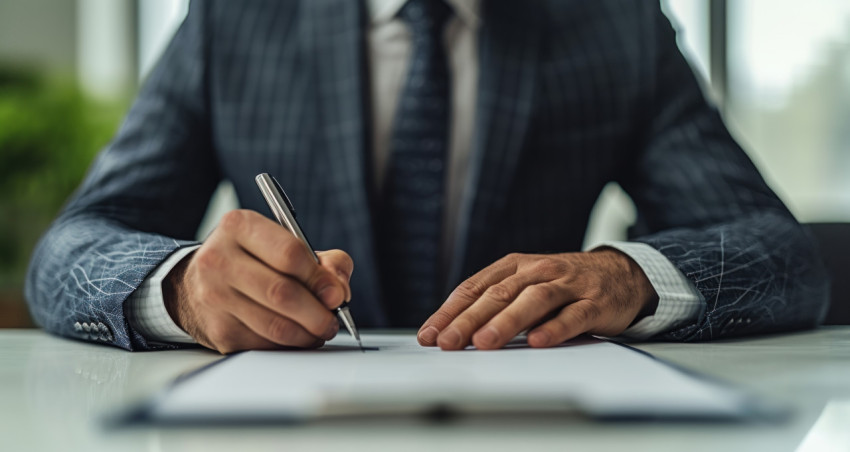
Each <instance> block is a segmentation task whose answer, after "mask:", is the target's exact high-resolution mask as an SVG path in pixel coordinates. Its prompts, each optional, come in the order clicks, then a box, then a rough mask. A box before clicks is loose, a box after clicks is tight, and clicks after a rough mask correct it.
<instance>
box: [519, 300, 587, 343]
mask: <svg viewBox="0 0 850 452" xmlns="http://www.w3.org/2000/svg"><path fill="white" fill-rule="evenodd" d="M602 314H603V313H602V311H601V309H600V308H599V307H598V306H597V305H596V304H595V303H594V302H593V301H591V300H587V299H584V300H579V301H577V302H575V303H572V304H569V305H567V306H565V307H564V309H561V312H559V313H558V315H556V316H555V317H554V318H553V319H551V320H549V321H547V322H544V323H543V324H542V325H540V326H538V327H537V328H534V329H533V330H531V331H530V332H529V333H528V345H530V346H532V347H551V346H553V345H558V344H560V343H562V342H564V341H566V340H569V339H572V338H574V337H576V336H578V335H579V334H582V333H586V332H588V331H589V330H591V329H592V328H593V327H594V326H595V325H596V324H597V322H598V321H599V319H600V318H601V316H602Z"/></svg>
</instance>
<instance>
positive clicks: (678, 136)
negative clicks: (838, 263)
mask: <svg viewBox="0 0 850 452" xmlns="http://www.w3.org/2000/svg"><path fill="white" fill-rule="evenodd" d="M648 16H650V17H651V18H652V19H651V20H650V21H649V23H651V24H652V26H651V27H650V30H649V33H648V35H649V36H650V45H649V46H648V47H649V48H651V49H653V50H651V51H650V58H651V60H652V61H654V78H653V80H652V82H651V84H652V86H653V88H652V90H651V92H652V94H651V96H650V99H649V100H648V102H647V103H648V104H649V105H650V107H649V108H648V109H646V110H647V111H648V112H649V115H648V116H647V118H646V120H645V123H644V124H643V126H644V127H643V130H646V131H648V132H647V133H646V135H645V136H644V137H643V143H644V145H643V146H642V148H641V150H640V152H639V153H638V155H637V156H636V158H635V159H634V161H632V162H630V163H631V165H628V166H629V167H628V168H624V173H623V174H624V175H625V176H624V177H623V180H621V185H623V187H624V188H625V189H626V191H627V192H628V193H629V194H630V195H631V196H632V198H633V200H634V201H635V204H636V205H637V207H638V212H639V221H638V225H637V227H636V230H637V231H641V232H642V235H640V236H639V237H637V238H636V239H635V240H636V241H639V242H643V243H646V244H648V245H650V246H652V247H654V248H655V249H657V250H658V251H660V252H661V253H662V254H663V255H664V256H665V257H667V258H668V259H669V260H670V261H671V262H672V263H673V265H674V266H676V267H677V268H678V269H679V270H680V271H681V272H682V273H683V274H684V275H685V276H686V277H687V278H689V279H690V280H691V281H692V282H693V283H694V285H695V287H696V288H697V290H699V292H700V293H701V294H702V295H703V298H704V299H705V306H704V309H702V312H701V314H700V315H699V316H698V318H697V319H696V321H692V322H688V323H686V324H684V325H682V326H679V327H677V328H675V329H674V330H672V331H669V332H667V333H665V334H663V335H661V338H663V339H668V340H685V341H697V340H708V339H714V338H718V337H727V336H737V335H742V334H750V333H767V332H771V331H780V330H789V329H798V328H807V327H813V326H815V325H817V324H818V323H820V322H821V321H822V320H823V317H824V315H825V312H826V308H827V306H828V281H827V277H826V273H825V270H824V268H823V264H822V262H821V259H820V257H819V255H818V253H817V251H816V246H815V245H814V243H813V241H812V239H811V238H810V236H809V234H808V233H807V231H806V230H805V229H804V228H803V227H802V226H801V225H800V224H799V223H798V222H797V221H796V220H795V219H794V217H793V216H792V215H791V213H790V212H789V211H788V209H787V208H786V207H785V206H784V205H783V204H782V202H781V201H780V200H779V199H778V198H777V196H776V195H775V194H774V193H773V192H772V191H771V189H770V188H769V187H768V186H767V184H766V183H765V182H764V180H763V179H762V177H761V176H760V175H759V173H758V171H757V170H756V168H755V167H754V165H753V164H752V162H751V161H750V160H749V158H748V157H747V156H746V154H745V153H744V152H743V151H742V150H741V148H740V147H739V146H738V145H737V143H736V142H735V141H734V139H733V138H732V137H731V136H730V135H729V133H728V132H727V130H726V127H725V126H724V124H723V122H722V120H721V118H720V116H719V115H718V113H717V111H715V109H714V108H712V107H711V106H710V105H709V104H708V103H707V102H706V100H705V98H704V96H703V94H702V92H701V90H700V87H699V85H698V84H697V82H696V79H695V78H694V76H693V73H692V71H691V70H690V68H689V66H688V65H687V63H686V62H685V60H684V59H683V58H682V56H681V54H680V53H679V51H678V49H677V47H676V44H675V36H674V33H673V31H672V29H671V27H670V24H669V22H668V21H667V19H666V18H665V17H664V16H663V15H662V14H661V12H660V10H658V8H657V4H656V6H655V7H654V8H652V12H650V13H648Z"/></svg>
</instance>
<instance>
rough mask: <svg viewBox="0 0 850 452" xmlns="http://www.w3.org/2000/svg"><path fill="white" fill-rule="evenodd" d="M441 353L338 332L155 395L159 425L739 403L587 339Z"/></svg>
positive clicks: (599, 413) (634, 411)
mask: <svg viewBox="0 0 850 452" xmlns="http://www.w3.org/2000/svg"><path fill="white" fill-rule="evenodd" d="M516 342H517V343H516V344H514V345H509V346H508V347H506V348H505V349H502V350H495V351H479V350H474V349H472V348H469V349H467V350H462V351H451V352H446V351H441V350H439V349H438V348H426V347H421V346H420V345H419V344H417V342H416V337H415V336H414V335H412V334H410V335H380V334H366V335H364V336H363V344H364V345H365V346H367V347H368V348H367V349H366V350H365V351H361V350H360V349H359V348H358V347H357V345H356V343H355V341H354V340H353V339H352V338H350V337H349V336H347V335H344V334H340V335H339V336H338V337H337V338H336V339H334V340H332V341H330V342H329V343H328V344H326V345H325V346H324V347H323V348H321V349H318V350H312V351H308V350H290V351H252V352H245V353H241V354H238V355H235V356H232V357H229V358H226V359H224V360H222V361H220V362H218V363H216V364H214V365H212V366H210V367H208V368H205V369H202V370H201V371H199V372H197V373H195V374H193V375H190V376H188V377H186V378H184V379H182V380H180V381H178V382H177V383H175V384H174V385H173V386H172V387H171V388H169V389H168V390H167V391H165V392H164V393H163V394H161V396H160V397H157V398H156V399H155V400H154V401H153V402H152V403H150V405H149V406H148V407H147V409H146V417H147V418H148V419H151V420H153V421H163V422H175V421H177V422H179V421H188V422H205V421H228V420H232V421H251V420H275V419H279V420H296V421H297V420H306V419H312V418H318V417H324V416H338V415H359V414H400V413H418V412H428V411H429V410H458V411H460V412H465V411H469V412H477V411H497V412H502V411H508V412H513V411H522V410H530V411H551V410H558V411H573V410H577V411H579V412H581V413H584V414H587V415H589V416H594V417H602V418H644V417H651V418H659V417H660V418H681V417H688V418H737V417H742V416H744V415H745V414H746V412H747V404H748V402H747V398H746V397H745V396H743V395H742V394H741V393H739V392H738V391H735V390H733V389H731V388H729V387H726V386H723V385H719V384H715V383H712V382H709V381H707V380H704V379H702V378H699V377H696V376H693V375H689V374H687V373H685V372H682V371H680V370H677V369H675V368H673V367H671V366H668V365H666V364H664V363H663V362H661V361H658V360H656V359H654V358H653V357H651V356H648V355H645V354H643V353H640V352H637V351H635V350H633V349H630V348H627V347H624V346H621V345H618V344H614V343H611V342H607V341H602V340H598V339H594V338H583V339H578V340H575V341H572V342H568V343H566V344H564V345H562V346H559V347H554V348H548V349H532V348H529V347H528V346H526V345H524V341H516Z"/></svg>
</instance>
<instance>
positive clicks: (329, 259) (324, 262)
mask: <svg viewBox="0 0 850 452" xmlns="http://www.w3.org/2000/svg"><path fill="white" fill-rule="evenodd" d="M317 254H318V256H319V263H320V265H321V266H322V267H325V268H327V269H329V270H330V271H331V272H332V273H334V274H336V276H337V277H338V278H339V280H340V281H341V282H342V284H343V286H344V287H345V301H351V284H350V281H351V274H352V273H353V272H354V261H353V260H352V259H351V256H349V255H348V253H346V252H345V251H342V250H328V251H319V252H318V253H317Z"/></svg>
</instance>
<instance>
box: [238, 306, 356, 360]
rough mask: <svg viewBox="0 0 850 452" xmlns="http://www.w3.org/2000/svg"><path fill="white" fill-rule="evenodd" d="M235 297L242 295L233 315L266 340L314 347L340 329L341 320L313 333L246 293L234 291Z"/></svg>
mask: <svg viewBox="0 0 850 452" xmlns="http://www.w3.org/2000/svg"><path fill="white" fill-rule="evenodd" d="M233 296H234V297H241V298H242V300H240V301H241V302H240V303H237V304H236V305H234V309H233V315H234V316H235V317H236V318H237V319H239V321H240V322H242V323H243V324H244V325H245V326H246V327H247V328H248V329H250V330H251V331H252V332H253V333H255V334H257V335H259V336H260V337H262V338H263V339H264V340H267V341H270V342H272V343H274V344H276V345H283V346H286V347H299V348H313V347H318V346H320V345H321V344H323V343H324V341H325V340H330V339H332V338H333V337H334V336H336V333H337V331H339V322H337V321H336V320H335V319H334V322H333V323H332V324H331V325H329V326H328V328H327V329H326V330H325V331H323V332H322V333H321V334H318V335H316V334H311V333H310V332H309V331H307V330H306V329H304V327H303V326H302V325H300V324H298V323H297V322H295V321H293V320H292V319H290V318H287V317H286V316H283V315H280V314H278V313H276V312H274V311H272V310H270V309H267V308H266V307H264V306H261V305H258V304H256V303H254V302H253V301H252V300H249V299H247V298H246V297H245V296H244V295H242V294H240V293H237V292H234V293H233Z"/></svg>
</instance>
